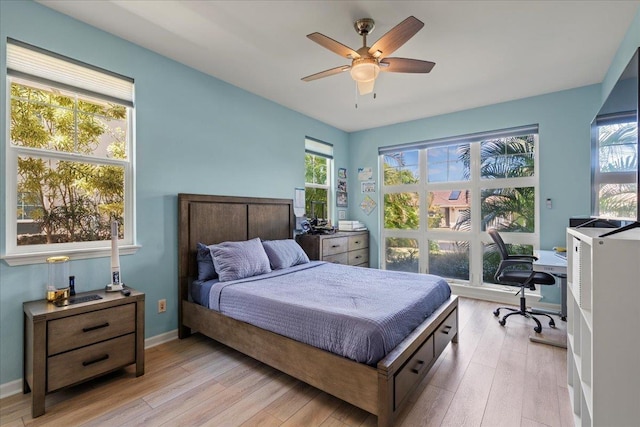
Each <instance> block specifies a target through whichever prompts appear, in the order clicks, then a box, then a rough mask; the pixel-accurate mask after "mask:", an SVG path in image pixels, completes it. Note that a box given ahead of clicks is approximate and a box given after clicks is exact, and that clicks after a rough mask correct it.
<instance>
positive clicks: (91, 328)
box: [82, 322, 109, 332]
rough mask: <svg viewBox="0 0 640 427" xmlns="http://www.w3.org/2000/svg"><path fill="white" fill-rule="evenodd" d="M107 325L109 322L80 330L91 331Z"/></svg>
mask: <svg viewBox="0 0 640 427" xmlns="http://www.w3.org/2000/svg"><path fill="white" fill-rule="evenodd" d="M107 326H109V322H105V323H103V324H102V325H96V326H89V327H88V328H82V332H91V331H95V330H96V329H102V328H106V327H107Z"/></svg>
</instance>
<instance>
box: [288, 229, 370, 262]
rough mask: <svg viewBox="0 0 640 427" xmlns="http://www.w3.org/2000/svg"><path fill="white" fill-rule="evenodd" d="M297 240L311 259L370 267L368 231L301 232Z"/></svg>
mask: <svg viewBox="0 0 640 427" xmlns="http://www.w3.org/2000/svg"><path fill="white" fill-rule="evenodd" d="M296 240H297V241H298V243H299V244H300V246H302V249H304V251H305V252H306V253H307V255H308V256H309V259H311V260H319V261H327V262H333V263H336V264H345V265H355V266H359V267H369V232H368V231H338V232H336V233H333V234H301V235H299V236H297V237H296Z"/></svg>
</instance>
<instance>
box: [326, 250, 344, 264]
mask: <svg viewBox="0 0 640 427" xmlns="http://www.w3.org/2000/svg"><path fill="white" fill-rule="evenodd" d="M323 261H327V262H332V263H334V264H344V265H348V264H349V255H347V253H346V252H343V253H341V254H335V255H328V256H325V257H324V258H323Z"/></svg>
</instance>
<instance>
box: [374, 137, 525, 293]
mask: <svg viewBox="0 0 640 427" xmlns="http://www.w3.org/2000/svg"><path fill="white" fill-rule="evenodd" d="M534 142H535V140H534V135H527V136H523V137H508V138H500V139H493V140H486V141H482V142H481V143H480V176H481V179H482V180H483V181H486V182H490V181H492V180H496V179H504V178H517V177H530V176H533V175H534V173H535V170H534V166H535V163H534V160H535V151H534V149H535V145H534ZM457 153H458V156H459V160H458V161H459V162H460V163H461V164H462V177H463V180H466V181H468V180H470V178H471V144H461V145H459V146H458V147H457ZM402 162H403V158H402V156H401V155H400V154H399V153H394V154H393V155H389V156H385V158H384V164H383V167H384V184H385V185H402V184H417V183H418V181H419V179H418V177H417V176H416V175H415V173H414V172H413V171H412V170H411V169H410V168H406V167H405V165H404V164H403V163H402ZM487 187H489V185H487ZM427 202H428V206H427V210H428V223H429V224H428V226H429V228H440V227H439V226H438V224H439V223H440V221H441V219H442V214H441V212H440V207H439V206H437V205H435V204H434V203H433V197H432V196H429V197H428V200H427ZM480 211H481V225H482V230H486V229H487V228H488V227H496V228H498V229H499V230H502V231H510V232H526V233H532V232H534V231H535V189H534V187H520V188H490V189H489V188H485V189H482V190H481V194H480ZM470 214H471V211H470V209H463V210H461V211H460V213H459V216H458V218H457V222H456V223H455V224H454V225H453V226H452V228H453V229H455V230H460V231H470V230H471V215H470ZM384 227H385V228H386V229H419V198H418V194H417V193H414V192H402V193H386V194H384ZM440 243H442V242H438V241H433V240H430V241H429V257H428V259H429V269H430V271H431V272H435V273H436V274H440V275H443V276H444V277H450V278H459V279H465V280H468V278H469V245H468V242H464V241H461V242H453V243H447V242H444V243H447V244H446V247H447V249H446V250H443V249H442V247H441V244H440ZM417 246H418V245H417V240H415V239H404V238H387V239H386V266H387V268H388V269H394V270H403V271H417V270H418V262H419V261H418V256H417V254H418V253H419V248H418V247H417ZM516 249H523V250H528V251H529V252H530V251H531V246H527V247H518V248H516ZM499 261H500V258H499V254H498V253H497V252H496V249H495V247H494V245H489V246H488V247H487V249H486V252H485V256H484V258H483V264H484V268H483V274H484V279H485V281H487V282H494V280H493V274H495V271H496V269H497V266H498V263H499Z"/></svg>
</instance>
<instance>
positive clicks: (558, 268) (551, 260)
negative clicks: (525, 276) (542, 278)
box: [529, 251, 567, 348]
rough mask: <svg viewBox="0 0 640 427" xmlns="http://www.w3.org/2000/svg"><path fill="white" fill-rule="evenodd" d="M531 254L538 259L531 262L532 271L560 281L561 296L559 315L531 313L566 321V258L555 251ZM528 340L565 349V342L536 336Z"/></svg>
mask: <svg viewBox="0 0 640 427" xmlns="http://www.w3.org/2000/svg"><path fill="white" fill-rule="evenodd" d="M533 254H534V255H535V256H536V257H538V260H537V261H534V262H533V270H534V271H543V272H545V273H549V274H551V275H553V276H555V277H556V278H557V279H558V280H560V290H561V295H562V297H561V304H560V313H555V312H550V311H548V310H540V309H533V311H539V312H543V313H544V312H546V313H549V314H555V315H558V316H560V318H561V319H562V320H567V258H566V257H563V256H560V255H558V254H556V252H555V251H534V252H533ZM565 254H566V252H565ZM529 340H530V341H533V342H538V343H542V344H549V345H555V346H556V347H563V348H567V344H566V342H565V340H562V341H555V340H551V339H548V338H539V337H536V336H530V337H529Z"/></svg>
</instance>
